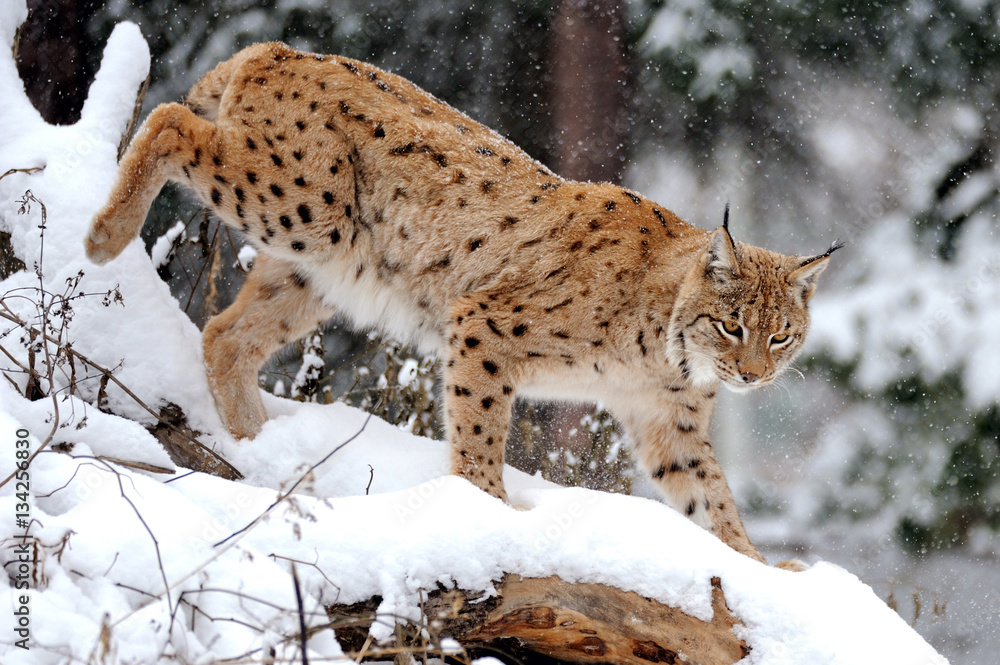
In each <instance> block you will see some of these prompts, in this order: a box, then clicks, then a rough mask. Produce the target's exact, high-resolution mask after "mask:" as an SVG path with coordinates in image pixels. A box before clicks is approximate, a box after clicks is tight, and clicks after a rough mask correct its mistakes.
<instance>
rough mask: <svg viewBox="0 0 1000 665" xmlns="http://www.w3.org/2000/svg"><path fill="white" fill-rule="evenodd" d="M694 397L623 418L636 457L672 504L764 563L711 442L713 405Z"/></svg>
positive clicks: (666, 402)
mask: <svg viewBox="0 0 1000 665" xmlns="http://www.w3.org/2000/svg"><path fill="white" fill-rule="evenodd" d="M689 392H691V393H693V392H695V391H694V390H692V389H688V390H685V391H682V392H680V393H677V394H678V395H679V397H675V398H674V399H672V400H671V399H669V398H667V399H664V400H659V402H660V403H659V404H657V405H656V406H655V407H651V408H650V409H649V410H648V411H647V413H646V414H643V415H641V416H640V415H637V414H636V412H632V413H631V414H630V417H623V418H622V420H623V421H624V422H625V424H626V427H627V429H628V430H629V432H630V434H631V435H632V437H633V439H634V440H635V450H636V455H637V457H638V458H639V461H640V463H641V464H642V466H643V467H644V468H645V470H646V471H647V472H648V473H649V474H650V477H651V478H652V479H653V482H655V483H656V485H657V487H658V488H659V490H660V491H661V492H662V493H663V495H664V497H665V498H666V499H667V502H668V503H670V505H672V506H673V507H674V508H676V509H677V510H679V511H680V512H681V513H683V514H684V515H687V516H688V517H689V518H690V519H691V520H692V521H694V522H695V523H696V524H698V525H699V526H702V527H704V528H705V529H707V530H708V531H710V532H712V533H713V534H714V535H715V536H716V537H718V538H719V539H720V540H722V541H723V542H724V543H726V544H727V545H729V546H730V547H731V548H733V549H734V550H736V551H737V552H740V553H742V554H745V555H747V556H749V557H750V558H752V559H756V560H757V561H761V562H764V561H765V559H764V557H763V556H762V555H761V554H760V552H759V551H758V550H757V548H756V547H754V545H753V543H751V542H750V539H749V537H747V534H746V530H745V529H744V527H743V522H742V521H741V520H740V516H739V514H738V513H737V511H736V502H735V500H734V499H733V495H732V492H731V491H730V489H729V484H728V483H727V482H726V478H725V476H724V475H723V474H722V467H721V466H720V465H719V462H718V461H717V460H716V459H715V454H714V452H713V451H712V446H711V444H710V443H709V440H708V420H709V416H710V415H711V408H712V405H711V403H701V404H699V401H700V400H699V399H698V396H694V395H691V396H686V394H687V393H689ZM675 400H676V401H675ZM706 401H707V400H706Z"/></svg>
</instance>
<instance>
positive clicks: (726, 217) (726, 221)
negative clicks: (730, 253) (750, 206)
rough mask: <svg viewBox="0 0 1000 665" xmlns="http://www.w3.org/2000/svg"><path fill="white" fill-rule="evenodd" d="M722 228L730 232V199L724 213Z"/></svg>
mask: <svg viewBox="0 0 1000 665" xmlns="http://www.w3.org/2000/svg"><path fill="white" fill-rule="evenodd" d="M722 228H724V229H725V230H726V233H729V201H726V211H725V212H724V213H722Z"/></svg>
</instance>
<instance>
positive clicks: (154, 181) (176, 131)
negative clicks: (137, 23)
mask: <svg viewBox="0 0 1000 665" xmlns="http://www.w3.org/2000/svg"><path fill="white" fill-rule="evenodd" d="M214 131H215V125H214V124H213V123H211V122H208V121H207V120H204V119H202V118H199V117H198V116H196V115H195V114H194V113H192V112H191V110H190V109H188V108H187V107H184V106H182V105H180V104H162V105H160V106H158V107H156V109H154V110H153V112H152V113H151V114H150V115H149V117H148V118H146V121H145V122H144V123H143V124H142V128H141V129H140V130H139V133H138V135H137V136H136V138H135V140H133V141H132V144H131V145H130V146H129V148H128V151H127V152H126V153H125V156H124V157H123V158H122V162H121V165H120V167H119V170H118V179H117V181H116V182H115V184H114V187H112V189H111V196H110V197H109V199H108V202H107V203H105V204H104V207H103V208H101V210H100V211H98V213H97V215H96V216H95V217H94V219H93V220H92V221H91V224H90V232H89V234H88V236H87V238H86V240H85V247H86V251H87V256H88V257H89V258H90V260H91V261H94V262H95V263H107V262H108V261H110V260H111V259H113V258H115V257H116V256H118V255H119V254H120V253H121V252H122V250H124V249H125V247H126V246H127V245H128V244H129V243H130V242H131V241H132V240H133V239H134V238H135V237H136V236H137V235H139V230H140V229H141V228H142V223H143V222H144V221H145V219H146V213H147V212H149V206H150V205H152V203H153V199H155V198H156V195H157V194H159V192H160V189H161V188H162V187H163V185H164V184H165V183H166V181H167V180H169V179H178V178H180V177H181V176H182V175H183V172H184V169H185V168H186V165H187V164H188V163H189V162H190V161H191V159H192V156H193V155H194V153H195V149H196V148H197V147H198V146H201V145H204V144H205V143H207V142H208V141H210V140H211V137H212V134H213V132H214Z"/></svg>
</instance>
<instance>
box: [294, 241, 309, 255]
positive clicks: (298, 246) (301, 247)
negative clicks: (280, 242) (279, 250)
mask: <svg viewBox="0 0 1000 665" xmlns="http://www.w3.org/2000/svg"><path fill="white" fill-rule="evenodd" d="M292 249H294V250H295V251H296V252H303V251H305V249H306V244H305V243H304V242H302V241H300V240H295V241H293V242H292Z"/></svg>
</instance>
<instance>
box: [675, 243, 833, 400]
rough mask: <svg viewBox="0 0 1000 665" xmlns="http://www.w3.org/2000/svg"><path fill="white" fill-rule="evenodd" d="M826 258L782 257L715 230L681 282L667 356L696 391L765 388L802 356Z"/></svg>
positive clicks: (827, 254)
mask: <svg viewBox="0 0 1000 665" xmlns="http://www.w3.org/2000/svg"><path fill="white" fill-rule="evenodd" d="M831 251H832V250H831ZM828 256H829V253H826V254H822V255H820V256H816V257H810V258H805V257H792V256H784V255H781V254H776V253H774V252H769V251H767V250H764V249H760V248H757V247H752V246H750V245H746V244H743V243H734V242H733V240H732V238H731V236H730V235H729V232H728V230H727V229H726V228H720V229H718V230H717V231H716V232H715V233H714V234H713V235H712V244H711V247H710V248H709V250H708V251H707V252H706V253H705V255H704V257H703V258H702V260H701V261H698V262H696V264H695V266H694V267H693V268H692V270H691V272H690V273H689V274H688V275H687V278H686V279H685V281H684V285H683V287H682V289H681V294H680V296H679V297H678V301H677V304H676V306H675V309H674V312H673V316H672V318H671V326H670V336H669V342H668V345H669V348H668V354H669V355H670V356H671V358H672V359H674V360H675V361H676V362H678V363H682V364H683V365H684V366H685V369H687V371H688V375H689V377H690V379H691V380H692V382H694V383H695V384H698V385H711V384H713V383H714V382H716V381H719V382H721V383H722V385H724V386H726V387H727V388H729V389H730V390H733V391H735V392H744V391H746V390H748V389H750V388H759V387H761V386H766V385H768V384H770V383H771V382H773V381H774V380H775V379H776V378H777V377H778V376H779V375H780V374H781V372H782V371H784V370H785V368H787V367H788V366H789V365H790V364H791V362H792V361H793V360H794V359H795V356H796V355H798V353H799V351H800V350H801V349H802V345H803V344H804V342H805V337H806V333H807V332H808V330H809V310H808V308H807V304H808V301H809V298H810V297H811V296H812V294H813V291H814V290H815V284H816V279H817V278H818V277H819V275H820V273H821V272H823V270H824V268H826V265H827V263H828V262H827V261H826V259H827V257H828Z"/></svg>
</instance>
